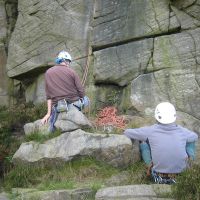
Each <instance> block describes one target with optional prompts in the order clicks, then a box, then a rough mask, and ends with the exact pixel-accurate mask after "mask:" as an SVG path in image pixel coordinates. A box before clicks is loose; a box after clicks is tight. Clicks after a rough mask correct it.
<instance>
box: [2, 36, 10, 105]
mask: <svg viewBox="0 0 200 200" xmlns="http://www.w3.org/2000/svg"><path fill="white" fill-rule="evenodd" d="M0 39H1V38H0ZM6 59H7V56H6V51H5V45H4V44H3V43H1V42H0V105H8V104H9V95H8V77H7V76H6V69H5V67H6Z"/></svg>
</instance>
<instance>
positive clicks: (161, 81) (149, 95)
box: [131, 29, 200, 132]
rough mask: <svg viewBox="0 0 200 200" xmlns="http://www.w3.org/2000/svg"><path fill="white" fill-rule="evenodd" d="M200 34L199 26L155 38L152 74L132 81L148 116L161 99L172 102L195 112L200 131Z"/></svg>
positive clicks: (135, 102)
mask: <svg viewBox="0 0 200 200" xmlns="http://www.w3.org/2000/svg"><path fill="white" fill-rule="evenodd" d="M199 35H200V29H195V30H192V31H188V32H184V33H180V34H174V35H170V36H162V37H157V38H155V40H154V53H153V57H152V62H150V63H149V66H148V68H147V71H148V72H149V73H148V74H143V75H141V76H139V77H137V78H136V79H135V80H133V82H132V94H131V101H132V104H133V105H134V106H135V108H136V109H138V110H139V111H141V112H144V113H145V114H146V115H148V114H152V111H153V109H154V108H155V106H156V105H157V104H158V103H159V102H161V101H171V102H172V103H173V104H174V105H175V106H176V108H177V110H178V111H180V112H183V113H185V114H188V115H191V118H190V119H191V120H192V121H193V122H192V123H195V125H196V128H195V129H196V131H198V132H200V126H198V127H197V124H196V121H199V120H200V113H199V112H198V110H200V106H199V104H198V102H199V100H200V95H199V94H200V93H199V91H200V89H199V82H200V81H199V80H200V79H199V77H200V73H199V59H200V45H199V40H200V38H199ZM183 47H184V48H183ZM192 118H193V119H192ZM185 123H186V124H187V120H185ZM190 123H191V122H190Z"/></svg>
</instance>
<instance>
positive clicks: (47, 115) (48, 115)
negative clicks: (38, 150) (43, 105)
mask: <svg viewBox="0 0 200 200" xmlns="http://www.w3.org/2000/svg"><path fill="white" fill-rule="evenodd" d="M49 117H50V114H46V115H45V116H44V117H43V118H42V120H41V123H42V124H43V125H44V124H46V123H47V122H48V120H49Z"/></svg>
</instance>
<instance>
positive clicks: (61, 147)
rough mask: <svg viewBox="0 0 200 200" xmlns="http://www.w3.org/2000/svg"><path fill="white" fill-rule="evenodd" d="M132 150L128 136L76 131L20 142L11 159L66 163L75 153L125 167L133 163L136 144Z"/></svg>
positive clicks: (16, 160) (15, 160) (27, 161)
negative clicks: (44, 140) (41, 142)
mask: <svg viewBox="0 0 200 200" xmlns="http://www.w3.org/2000/svg"><path fill="white" fill-rule="evenodd" d="M134 151H135V152H133V147H132V143H131V141H130V139H128V138H127V137H126V136H123V135H109V136H107V135H103V134H94V133H87V132H84V131H82V130H80V129H79V130H76V131H73V132H69V133H63V134H62V135H61V136H58V137H56V138H53V139H51V140H48V141H46V142H45V143H43V144H39V143H37V142H28V143H22V144H21V146H20V148H19V149H18V150H17V152H16V153H15V154H14V156H13V162H14V163H18V162H20V163H21V162H24V163H39V162H42V161H45V162H49V163H54V161H55V162H58V161H61V162H68V161H70V160H72V159H73V158H74V157H77V156H92V157H95V158H96V159H97V160H100V161H103V162H106V163H108V164H110V165H112V166H114V167H127V166H128V165H129V164H130V163H132V162H135V161H136V160H133V155H134V154H136V155H138V154H139V150H138V146H137V152H136V149H135V150H134Z"/></svg>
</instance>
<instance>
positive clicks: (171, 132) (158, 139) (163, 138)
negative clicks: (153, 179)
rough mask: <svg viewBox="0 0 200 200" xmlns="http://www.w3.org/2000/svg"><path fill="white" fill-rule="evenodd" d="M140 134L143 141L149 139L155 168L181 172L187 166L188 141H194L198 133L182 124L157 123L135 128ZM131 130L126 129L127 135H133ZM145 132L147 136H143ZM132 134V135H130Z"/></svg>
mask: <svg viewBox="0 0 200 200" xmlns="http://www.w3.org/2000/svg"><path fill="white" fill-rule="evenodd" d="M135 131H136V132H137V133H138V134H139V136H138V138H136V137H137V136H136V135H135V136H134V138H135V139H138V140H142V141H146V140H147V139H148V141H149V144H150V148H151V156H152V161H153V169H155V171H157V172H161V173H180V172H181V171H183V169H185V168H186V160H187V157H188V156H187V153H186V149H185V146H186V142H188V141H194V140H195V138H196V135H194V134H193V133H192V132H190V131H188V130H186V129H184V128H183V127H181V126H178V125H176V124H175V123H172V124H167V125H164V124H155V125H153V126H150V127H146V128H141V129H140V130H137V129H135ZM132 133H133V132H132V131H131V132H130V133H129V131H128V130H126V131H125V135H126V136H128V137H131V134H132ZM143 133H145V136H147V137H142V135H143ZM129 134H130V135H129Z"/></svg>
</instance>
